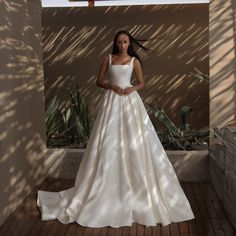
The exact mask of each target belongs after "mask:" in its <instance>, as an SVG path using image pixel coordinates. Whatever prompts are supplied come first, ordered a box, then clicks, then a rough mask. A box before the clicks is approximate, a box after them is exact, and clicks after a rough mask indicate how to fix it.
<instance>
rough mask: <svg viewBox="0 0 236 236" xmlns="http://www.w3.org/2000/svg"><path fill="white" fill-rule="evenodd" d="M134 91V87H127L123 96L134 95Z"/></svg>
mask: <svg viewBox="0 0 236 236" xmlns="http://www.w3.org/2000/svg"><path fill="white" fill-rule="evenodd" d="M134 90H135V88H134V87H127V88H124V89H123V91H122V94H123V95H129V94H130V93H132V92H133V91H134Z"/></svg>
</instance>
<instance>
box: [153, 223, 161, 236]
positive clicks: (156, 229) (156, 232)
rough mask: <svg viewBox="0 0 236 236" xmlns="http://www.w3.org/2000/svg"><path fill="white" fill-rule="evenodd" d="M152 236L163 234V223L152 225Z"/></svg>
mask: <svg viewBox="0 0 236 236" xmlns="http://www.w3.org/2000/svg"><path fill="white" fill-rule="evenodd" d="M152 236H161V225H160V224H158V225H157V226H153V227H152Z"/></svg>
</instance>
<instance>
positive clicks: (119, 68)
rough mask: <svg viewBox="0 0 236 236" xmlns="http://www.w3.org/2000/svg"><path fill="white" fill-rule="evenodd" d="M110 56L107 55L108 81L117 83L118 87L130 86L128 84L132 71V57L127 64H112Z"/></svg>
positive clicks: (113, 83)
mask: <svg viewBox="0 0 236 236" xmlns="http://www.w3.org/2000/svg"><path fill="white" fill-rule="evenodd" d="M111 59H112V56H111V54H110V55H109V67H108V71H109V81H110V83H111V84H112V85H117V86H120V87H127V86H132V85H131V84H130V80H131V76H132V71H133V61H134V57H132V59H131V61H130V63H129V64H127V65H112V60H111Z"/></svg>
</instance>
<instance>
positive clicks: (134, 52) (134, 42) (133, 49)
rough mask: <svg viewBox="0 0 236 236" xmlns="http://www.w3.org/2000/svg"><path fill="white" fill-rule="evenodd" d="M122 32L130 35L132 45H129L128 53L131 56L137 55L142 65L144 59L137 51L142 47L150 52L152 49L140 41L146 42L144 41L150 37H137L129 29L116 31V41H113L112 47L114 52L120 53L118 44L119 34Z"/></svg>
mask: <svg viewBox="0 0 236 236" xmlns="http://www.w3.org/2000/svg"><path fill="white" fill-rule="evenodd" d="M121 34H125V35H127V36H128V37H129V41H130V45H129V47H128V51H127V53H128V54H129V55H130V56H131V57H136V58H137V59H138V60H139V61H140V63H141V65H142V61H141V59H140V57H139V55H138V53H137V48H138V47H140V48H142V49H143V50H144V51H146V52H147V53H150V52H151V50H150V49H149V48H147V47H145V46H143V45H142V44H141V43H139V42H144V41H148V39H137V38H134V37H133V36H132V35H131V34H130V33H129V32H128V31H127V30H120V31H118V32H117V33H116V35H115V38H114V42H113V48H112V54H117V53H119V48H118V46H117V38H118V36H119V35H121Z"/></svg>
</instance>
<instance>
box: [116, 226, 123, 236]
mask: <svg viewBox="0 0 236 236" xmlns="http://www.w3.org/2000/svg"><path fill="white" fill-rule="evenodd" d="M121 235H122V227H119V228H115V236H121Z"/></svg>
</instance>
